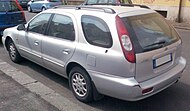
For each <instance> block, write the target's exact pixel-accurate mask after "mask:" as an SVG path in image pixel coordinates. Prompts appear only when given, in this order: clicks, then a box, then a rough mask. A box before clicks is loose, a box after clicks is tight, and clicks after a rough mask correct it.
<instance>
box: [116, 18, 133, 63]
mask: <svg viewBox="0 0 190 111" xmlns="http://www.w3.org/2000/svg"><path fill="white" fill-rule="evenodd" d="M116 27H117V32H118V36H119V41H120V44H121V47H122V50H123V53H124V56H125V58H126V59H127V60H128V61H129V62H131V63H135V62H136V58H135V52H134V47H133V44H132V42H131V38H130V37H129V33H128V31H127V29H126V27H125V26H124V24H123V22H122V20H121V18H120V17H119V16H116Z"/></svg>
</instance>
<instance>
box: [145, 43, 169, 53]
mask: <svg viewBox="0 0 190 111" xmlns="http://www.w3.org/2000/svg"><path fill="white" fill-rule="evenodd" d="M165 43H166V41H158V42H154V43H152V44H149V45H147V46H145V47H143V49H144V50H146V51H147V50H152V49H157V48H161V47H163V46H164V44H165Z"/></svg>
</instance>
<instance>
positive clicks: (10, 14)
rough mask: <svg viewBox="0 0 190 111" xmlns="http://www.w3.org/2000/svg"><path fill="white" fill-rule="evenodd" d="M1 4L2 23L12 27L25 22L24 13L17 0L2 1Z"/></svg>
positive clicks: (0, 15) (0, 21)
mask: <svg viewBox="0 0 190 111" xmlns="http://www.w3.org/2000/svg"><path fill="white" fill-rule="evenodd" d="M0 6H1V8H0V9H1V10H0V11H1V13H0V18H1V19H0V24H4V25H6V27H11V26H15V25H18V24H21V23H24V22H25V16H24V13H23V12H22V11H21V10H22V9H19V8H20V7H19V6H18V4H17V3H16V2H15V1H2V2H0Z"/></svg>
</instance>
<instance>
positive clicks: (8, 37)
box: [5, 36, 14, 51]
mask: <svg viewBox="0 0 190 111" xmlns="http://www.w3.org/2000/svg"><path fill="white" fill-rule="evenodd" d="M9 40H12V41H13V39H12V38H11V37H10V36H7V37H6V39H5V48H6V50H7V51H8V42H9ZM13 42H14V41H13Z"/></svg>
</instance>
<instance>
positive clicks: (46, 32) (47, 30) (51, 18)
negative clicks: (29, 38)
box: [44, 14, 76, 42]
mask: <svg viewBox="0 0 190 111" xmlns="http://www.w3.org/2000/svg"><path fill="white" fill-rule="evenodd" d="M55 15H61V16H66V17H69V18H70V19H71V20H72V22H73V28H74V31H75V26H74V21H73V19H72V17H70V16H68V15H63V14H52V16H51V17H50V20H49V23H48V26H47V28H46V31H45V33H44V35H46V36H48V37H51V38H55V39H59V40H67V41H71V42H74V41H75V40H76V31H75V32H74V40H69V39H64V38H60V37H55V36H51V35H49V34H48V32H49V30H50V25H51V22H52V21H53V18H54V16H55Z"/></svg>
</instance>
